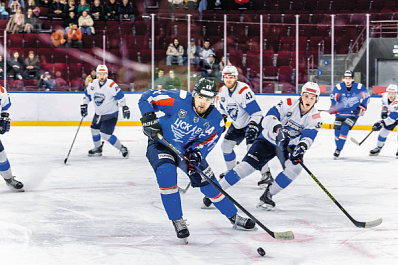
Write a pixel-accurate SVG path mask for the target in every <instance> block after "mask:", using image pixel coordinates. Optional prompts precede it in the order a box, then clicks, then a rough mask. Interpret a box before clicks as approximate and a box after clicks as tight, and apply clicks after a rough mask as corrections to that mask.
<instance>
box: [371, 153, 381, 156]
mask: <svg viewBox="0 0 398 265" xmlns="http://www.w3.org/2000/svg"><path fill="white" fill-rule="evenodd" d="M369 155H370V156H378V155H379V153H377V154H369Z"/></svg>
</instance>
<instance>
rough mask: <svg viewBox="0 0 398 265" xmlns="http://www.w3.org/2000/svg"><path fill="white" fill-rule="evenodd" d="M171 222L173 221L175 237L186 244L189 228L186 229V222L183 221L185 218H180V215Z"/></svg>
mask: <svg viewBox="0 0 398 265" xmlns="http://www.w3.org/2000/svg"><path fill="white" fill-rule="evenodd" d="M172 222H173V225H174V229H175V231H176V234H177V237H178V238H181V239H182V240H183V241H184V242H185V244H188V237H189V230H188V227H187V224H186V223H185V220H184V219H182V217H181V218H180V219H177V220H173V221H172Z"/></svg>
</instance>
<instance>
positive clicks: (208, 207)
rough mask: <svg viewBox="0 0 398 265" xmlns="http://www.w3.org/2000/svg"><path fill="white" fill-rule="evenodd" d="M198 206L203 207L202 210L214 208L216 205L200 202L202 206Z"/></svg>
mask: <svg viewBox="0 0 398 265" xmlns="http://www.w3.org/2000/svg"><path fill="white" fill-rule="evenodd" d="M200 208H201V209H204V210H211V209H215V208H216V207H215V206H213V204H211V205H210V206H206V204H204V203H202V206H201V207H200Z"/></svg>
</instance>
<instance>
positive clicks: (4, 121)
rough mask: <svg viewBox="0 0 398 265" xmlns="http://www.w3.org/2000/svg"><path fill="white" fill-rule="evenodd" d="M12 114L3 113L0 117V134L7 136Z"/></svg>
mask: <svg viewBox="0 0 398 265" xmlns="http://www.w3.org/2000/svg"><path fill="white" fill-rule="evenodd" d="M8 116H10V114H8V113H7V112H3V113H2V114H1V117H0V134H5V133H6V132H8V131H9V130H10V122H11V119H10V118H9V117H8Z"/></svg>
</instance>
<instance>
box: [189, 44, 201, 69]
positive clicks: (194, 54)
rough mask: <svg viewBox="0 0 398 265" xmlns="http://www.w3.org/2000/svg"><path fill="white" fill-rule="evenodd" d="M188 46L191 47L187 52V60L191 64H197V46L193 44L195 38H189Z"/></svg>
mask: <svg viewBox="0 0 398 265" xmlns="http://www.w3.org/2000/svg"><path fill="white" fill-rule="evenodd" d="M189 47H190V48H191V50H190V52H189V56H187V57H189V60H190V64H191V65H199V48H198V46H196V44H195V38H191V41H190V43H189ZM187 54H188V48H187Z"/></svg>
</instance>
